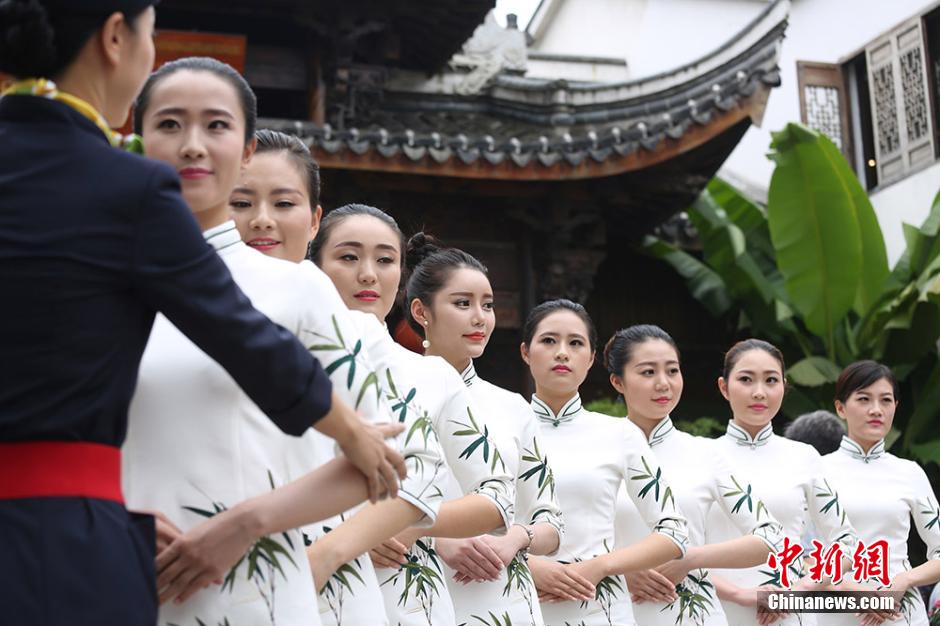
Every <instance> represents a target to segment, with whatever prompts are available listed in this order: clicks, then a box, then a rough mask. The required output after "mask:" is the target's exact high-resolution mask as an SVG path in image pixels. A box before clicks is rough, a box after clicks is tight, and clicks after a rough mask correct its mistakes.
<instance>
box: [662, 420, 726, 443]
mask: <svg viewBox="0 0 940 626" xmlns="http://www.w3.org/2000/svg"><path fill="white" fill-rule="evenodd" d="M674 423H675V426H676V428H678V429H679V430H681V431H684V432H687V433H689V434H690V435H695V436H696V437H710V438H715V437H720V436H721V435H723V434H725V430H726V428H727V420H725V421H723V422H722V421H719V420H717V419H715V418H714V417H699V418H698V419H694V420H692V421H689V420H676V421H675V422H674Z"/></svg>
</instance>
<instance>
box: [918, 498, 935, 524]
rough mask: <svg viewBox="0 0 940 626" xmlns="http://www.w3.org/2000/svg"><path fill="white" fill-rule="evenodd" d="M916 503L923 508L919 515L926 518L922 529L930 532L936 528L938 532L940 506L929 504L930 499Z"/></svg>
mask: <svg viewBox="0 0 940 626" xmlns="http://www.w3.org/2000/svg"><path fill="white" fill-rule="evenodd" d="M917 503H918V504H919V505H920V506H922V507H924V508H923V510H922V511H921V512H920V514H921V515H926V516H927V519H926V520H924V528H926V529H927V530H930V529H931V528H933V527H934V526H936V527H937V529H938V530H940V506H937V505H936V504H934V503H933V502H931V501H930V498H925V499H923V500H918V501H917Z"/></svg>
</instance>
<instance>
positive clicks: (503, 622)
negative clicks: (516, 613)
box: [467, 611, 512, 626]
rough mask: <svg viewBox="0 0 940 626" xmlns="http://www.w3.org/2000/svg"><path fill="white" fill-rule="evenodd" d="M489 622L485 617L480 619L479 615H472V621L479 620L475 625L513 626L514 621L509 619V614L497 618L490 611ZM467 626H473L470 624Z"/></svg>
mask: <svg viewBox="0 0 940 626" xmlns="http://www.w3.org/2000/svg"><path fill="white" fill-rule="evenodd" d="M488 614H489V620H487V618H485V617H480V616H479V615H471V616H470V619H475V620H477V621H476V622H473V623H474V624H477V623H479V624H483V626H512V620H511V619H509V613H503V614H502V615H501V616H496V615H495V614H494V613H493V612H492V611H488ZM467 626H471V625H470V624H468V625H467Z"/></svg>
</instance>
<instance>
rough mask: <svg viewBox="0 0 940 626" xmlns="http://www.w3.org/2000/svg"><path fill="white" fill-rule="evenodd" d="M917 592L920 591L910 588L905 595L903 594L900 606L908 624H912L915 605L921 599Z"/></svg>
mask: <svg viewBox="0 0 940 626" xmlns="http://www.w3.org/2000/svg"><path fill="white" fill-rule="evenodd" d="M917 593H918V592H917V591H915V590H914V589H908V590H907V591H905V592H904V595H903V596H901V606H900V607H898V608H899V609H900V611H901V615H903V616H904V621H905V622H906V623H907V624H910V623H911V620H912V619H913V617H914V606H916V604H917V600H918V599H919V597H918V595H917Z"/></svg>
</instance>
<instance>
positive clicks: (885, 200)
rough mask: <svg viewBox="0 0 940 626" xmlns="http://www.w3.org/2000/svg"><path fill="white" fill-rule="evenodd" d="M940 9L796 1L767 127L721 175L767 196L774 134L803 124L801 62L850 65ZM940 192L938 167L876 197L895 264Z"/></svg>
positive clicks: (906, 1) (873, 0) (923, 2)
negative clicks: (906, 231) (872, 45)
mask: <svg viewBox="0 0 940 626" xmlns="http://www.w3.org/2000/svg"><path fill="white" fill-rule="evenodd" d="M936 4H937V2H936V0H890V1H889V2H886V1H884V0H793V3H792V6H791V10H790V25H789V27H788V29H787V38H786V39H785V40H784V43H783V48H782V50H781V58H780V69H781V78H782V80H783V84H782V85H781V86H780V87H778V88H777V89H774V90H773V91H772V92H771V95H770V100H769V102H768V104H767V110H766V112H765V114H764V120H763V125H762V127H761V128H756V127H752V128H751V129H750V130H748V131H747V133H746V134H745V135H744V138H743V139H742V141H741V143H740V144H738V147H737V148H736V149H735V150H734V152H733V153H732V154H731V156H730V157H728V160H727V161H726V162H725V164H724V166H723V168H722V172H721V173H722V174H726V175H727V176H728V178H729V179H732V180H734V181H735V182H737V183H738V184H740V185H742V186H744V187H745V188H747V189H748V190H749V191H751V192H752V193H755V195H760V194H761V192H763V193H764V194H766V189H767V186H768V185H769V183H770V175H771V172H772V171H773V164H772V163H771V162H770V161H769V160H767V159H766V157H765V155H766V154H767V152H768V150H769V148H770V133H771V131H775V130H779V129H781V128H783V126H785V125H786V124H787V122H790V121H796V122H798V121H800V99H799V91H798V88H797V78H796V62H797V61H798V60H799V61H820V62H824V63H835V62H838V61H842V60H845V58H846V57H848V56H850V55H854V54H855V53H856V52H858V51H860V50H861V49H863V48H864V46H865V45H866V44H867V43H869V42H870V41H872V40H873V39H875V38H877V37H878V36H879V35H881V34H883V33H885V32H886V31H888V30H890V29H891V28H892V27H894V26H895V25H897V24H899V23H901V22H903V21H905V20H906V19H908V18H910V17H912V16H914V15H918V14H921V13H924V12H926V11H927V10H928V9H929V8H931V7H933V6H936ZM938 189H940V167H938V165H936V164H935V165H934V166H933V167H930V168H927V169H925V170H922V171H920V172H918V173H916V174H914V175H912V176H909V177H907V178H905V179H903V180H901V181H898V182H897V183H895V184H893V185H890V186H888V187H886V188H885V189H879V190H876V191H875V192H874V193H873V194H872V196H871V198H872V204H873V205H874V206H875V209H876V212H877V213H878V219H879V222H880V224H881V229H882V231H883V232H884V236H885V244H886V246H887V249H888V260H889V262H890V263H892V264H893V263H894V262H895V261H896V260H897V258H898V257H899V256H900V254H901V252H903V250H904V238H903V236H902V234H901V232H902V231H901V222H902V221H906V222H908V223H911V224H914V225H917V226H919V225H920V224H921V222H923V220H924V218H925V217H926V215H927V211H928V209H929V208H930V203H931V202H932V200H933V198H934V196H935V195H936V193H937V190H938Z"/></svg>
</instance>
